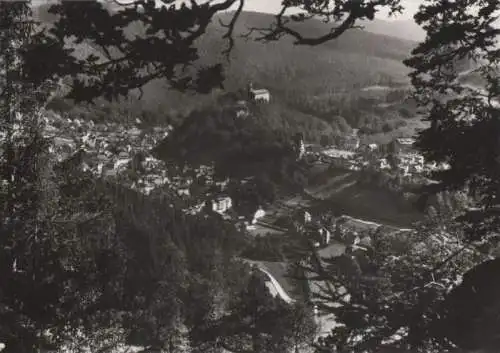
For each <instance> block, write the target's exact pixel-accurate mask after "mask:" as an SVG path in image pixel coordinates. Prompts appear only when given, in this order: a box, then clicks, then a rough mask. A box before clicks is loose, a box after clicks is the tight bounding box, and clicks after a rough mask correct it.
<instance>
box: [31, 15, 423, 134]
mask: <svg viewBox="0 0 500 353" xmlns="http://www.w3.org/2000/svg"><path fill="white" fill-rule="evenodd" d="M37 16H38V17H39V18H40V19H42V20H44V21H47V20H50V16H47V15H46V7H39V8H38V14H37ZM230 16H231V14H229V13H224V14H219V15H218V16H217V17H216V18H215V19H214V21H213V23H212V24H211V26H210V27H209V28H208V31H207V33H206V35H205V36H204V37H202V39H201V40H200V41H199V43H198V46H199V48H200V52H201V55H200V57H201V58H200V60H199V64H200V65H202V64H207V63H213V62H216V61H221V60H222V61H224V58H223V57H222V55H221V51H222V50H223V48H225V46H226V45H227V43H226V41H225V40H223V39H222V36H223V34H224V33H225V28H223V27H222V26H221V25H220V24H219V20H220V21H222V22H224V23H227V22H228V21H229V19H230ZM272 20H273V17H272V15H269V14H262V13H255V12H244V13H242V15H241V17H240V20H239V22H238V24H237V26H236V29H235V32H234V37H235V48H234V50H233V52H232V55H231V61H230V62H229V63H226V70H227V71H226V81H225V89H226V90H228V91H236V90H238V89H242V88H245V87H246V85H247V83H248V82H249V81H252V82H253V83H254V85H255V86H258V87H265V88H267V89H269V90H270V91H271V95H272V99H273V101H274V102H275V104H276V105H277V106H280V105H281V106H282V107H283V109H282V110H283V111H282V112H281V114H283V115H284V118H285V120H286V121H288V124H293V125H295V124H297V121H300V120H301V119H302V120H303V119H313V120H316V119H319V120H322V121H325V116H329V115H332V114H331V112H333V111H336V114H335V115H338V114H340V113H342V112H344V111H342V110H341V109H340V108H339V107H338V104H339V103H338V102H339V101H344V103H345V101H346V99H348V100H352V95H353V94H354V95H356V94H358V93H359V91H360V90H361V89H362V88H364V87H366V86H372V85H384V86H393V85H399V86H401V85H403V86H404V85H406V84H407V83H408V79H407V76H406V75H407V73H408V69H407V68H406V67H405V66H404V65H403V64H402V60H403V59H405V58H406V57H407V56H408V55H409V53H410V51H411V49H412V48H413V47H414V45H415V43H414V42H411V41H406V40H402V39H398V38H394V37H389V36H384V35H380V34H374V33H370V32H368V31H362V30H351V31H348V32H347V33H345V34H344V35H342V36H341V37H340V38H339V39H337V40H335V41H332V42H329V43H326V44H324V45H320V46H316V47H309V46H294V45H293V44H292V40H291V39H290V38H284V39H282V40H280V41H278V42H273V43H267V44H265V43H260V42H256V41H254V40H251V39H250V40H247V39H244V38H242V37H241V35H242V34H245V33H247V32H248V29H249V28H259V27H266V26H268V25H269V24H270V23H271V21H272ZM297 28H298V29H299V30H300V31H301V32H302V33H305V34H307V35H310V36H315V35H321V34H322V33H325V32H327V31H328V30H329V27H328V25H327V24H325V23H323V22H321V21H309V22H307V23H304V24H300V25H298V26H297ZM128 32H129V34H131V35H134V34H137V35H141V33H143V30H142V29H141V28H140V27H139V26H137V25H134V27H131V28H129V30H128ZM89 50H90V51H91V50H94V49H93V48H92V47H91V46H89V45H88V44H83V46H82V48H78V51H79V53H85V52H87V51H89ZM311 100H314V102H313V105H316V104H317V105H318V106H321V112H322V113H321V114H319V113H318V112H317V109H312V108H311V104H310V102H309V101H311ZM213 101H214V96H213V95H209V96H199V95H186V94H180V93H178V92H173V91H171V90H169V88H168V85H167V84H166V83H165V82H163V81H161V80H157V81H155V82H151V83H149V84H147V85H146V87H144V96H143V101H142V102H141V103H140V105H142V106H144V107H147V108H148V109H149V108H151V107H154V110H155V111H161V112H162V114H164V115H175V116H183V115H186V114H187V113H189V111H190V110H191V109H193V108H195V107H200V106H202V105H203V104H210V103H211V102H213ZM298 101H307V102H308V103H307V106H305V107H302V106H298V105H297V102H298ZM353 102H354V103H351V106H356V105H357V104H356V100H355V99H354V100H353ZM344 103H343V104H344ZM278 110H279V109H278ZM275 111H276V109H275ZM294 111H296V113H294ZM298 112H300V114H299V113H298ZM349 112H350V110H348V111H347V112H344V113H345V114H348V115H350V113H349ZM278 113H279V112H278ZM344 118H345V120H346V121H347V122H348V123H349V124H350V125H352V126H353V125H357V123H356V122H354V123H353V122H352V119H351V118H350V116H344ZM356 119H358V118H356ZM330 120H331V119H330V118H329V117H328V118H327V119H326V121H327V122H328V123H331V121H330ZM311 124H312V125H314V126H317V127H318V130H317V134H319V133H320V132H321V131H324V132H326V133H328V130H329V128H328V127H325V126H324V124H323V123H320V122H316V123H312V122H302V123H300V124H299V125H311ZM358 127H359V126H358ZM313 134H314V133H313Z"/></svg>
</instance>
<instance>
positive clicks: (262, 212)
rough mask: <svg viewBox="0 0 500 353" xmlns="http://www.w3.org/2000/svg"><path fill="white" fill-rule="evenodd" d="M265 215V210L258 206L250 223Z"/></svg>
mask: <svg viewBox="0 0 500 353" xmlns="http://www.w3.org/2000/svg"><path fill="white" fill-rule="evenodd" d="M265 215H266V211H264V210H263V209H262V207H259V209H258V210H257V211H256V212H255V214H254V215H253V219H252V224H255V223H257V221H258V220H259V219H261V218H262V217H264V216H265Z"/></svg>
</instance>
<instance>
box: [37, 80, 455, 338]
mask: <svg viewBox="0 0 500 353" xmlns="http://www.w3.org/2000/svg"><path fill="white" fill-rule="evenodd" d="M270 99H271V94H270V92H269V91H268V90H266V89H254V88H253V86H252V84H250V85H249V87H248V100H240V101H238V102H236V104H235V105H234V106H233V107H232V108H233V110H234V118H235V119H243V118H248V116H249V115H250V111H249V108H248V102H249V101H254V102H257V103H258V104H266V103H268V102H269V101H270ZM44 125H45V126H44V128H45V137H47V138H50V139H51V140H52V141H53V146H52V152H55V153H56V154H57V155H58V156H59V160H60V161H70V160H71V161H73V163H75V162H76V166H77V167H78V168H81V169H82V170H83V171H87V172H90V173H92V174H94V175H97V176H101V177H105V178H110V179H112V180H115V181H119V182H120V183H121V184H122V185H126V186H128V187H130V188H131V189H134V190H137V191H140V192H142V193H144V194H148V195H150V194H154V193H155V192H156V193H160V192H165V191H167V192H171V193H172V194H175V195H176V196H177V197H178V198H179V199H180V200H182V202H183V205H184V212H185V213H187V214H191V215H196V214H200V213H202V212H206V211H209V212H215V213H218V214H220V216H221V217H222V218H223V219H225V220H226V221H228V222H231V223H232V224H234V225H235V226H236V227H237V228H238V229H241V230H242V231H243V232H246V233H247V234H249V235H250V236H253V237H257V238H262V237H274V238H276V237H279V236H282V235H284V234H286V233H287V232H289V231H290V230H292V229H293V228H294V227H303V228H304V230H305V232H306V234H308V235H309V236H310V239H312V241H313V243H314V245H315V246H316V247H317V248H318V249H319V253H320V255H321V256H324V257H331V256H339V255H340V254H343V253H345V252H346V249H347V250H349V252H350V253H351V254H357V255H359V254H361V256H362V253H363V252H364V251H366V250H367V249H368V248H369V247H370V244H371V239H370V234H374V233H376V232H377V230H378V229H379V228H381V227H384V231H386V232H387V231H390V232H411V231H412V229H411V227H410V226H411V224H410V223H408V224H406V225H404V226H403V225H402V224H399V225H395V224H384V222H382V221H380V220H378V219H371V218H367V217H365V218H361V217H358V216H355V215H352V214H349V213H348V212H346V213H343V212H342V210H340V211H335V208H331V207H328V206H327V207H325V206H323V207H321V206H320V205H324V204H326V203H327V200H329V199H335V197H336V193H338V192H340V191H342V189H344V188H348V187H349V186H351V185H353V184H354V183H359V182H360V179H361V176H362V175H363V174H366V173H368V174H369V175H372V176H373V175H384V176H385V177H384V178H382V180H385V181H382V184H383V185H375V187H376V188H385V189H387V190H386V192H388V193H391V192H401V190H402V189H404V187H405V185H406V186H408V185H414V184H422V183H429V182H431V181H430V180H429V179H428V178H427V175H428V173H429V172H430V171H433V170H436V169H437V168H446V166H436V165H435V164H434V165H431V164H426V163H425V161H424V158H423V156H422V155H421V154H419V153H418V152H417V150H416V149H415V148H414V143H415V140H414V138H412V137H402V138H396V139H394V140H393V141H391V142H390V143H389V144H387V145H378V144H375V143H362V141H361V138H360V136H359V132H358V130H356V129H354V130H353V131H352V133H350V134H347V135H345V136H342V137H341V138H339V139H337V144H336V145H319V144H310V143H307V141H304V138H303V137H302V136H301V135H300V134H298V135H297V136H296V138H295V139H294V141H293V143H294V148H295V151H296V159H297V168H296V170H295V172H294V175H293V178H294V179H296V180H297V182H298V183H300V184H302V185H303V192H302V193H299V194H294V195H289V196H288V197H285V198H283V197H281V198H280V199H279V200H276V201H275V202H274V203H273V204H267V205H259V207H258V209H257V210H256V211H255V212H254V213H252V214H251V215H239V214H237V213H235V212H234V211H233V200H232V199H231V197H230V196H228V194H227V190H226V189H227V185H228V183H229V180H228V179H225V180H218V179H217V178H216V177H215V173H214V166H213V165H212V166H211V165H202V166H200V167H198V168H190V167H189V166H185V167H184V168H182V169H181V168H178V167H172V166H169V165H167V164H166V163H165V162H163V161H161V160H159V159H157V158H155V157H154V156H153V153H152V151H153V150H154V148H155V146H156V145H157V144H158V143H159V142H160V141H161V140H162V139H165V138H167V137H168V136H169V134H170V133H172V132H173V127H172V126H171V125H166V126H157V127H153V128H142V125H143V124H142V122H141V121H140V120H139V119H137V120H135V121H134V122H133V123H132V124H128V125H124V124H118V123H106V124H104V123H94V122H92V121H82V120H79V119H71V118H62V117H61V116H60V115H58V114H56V113H53V112H50V111H49V112H47V114H46V116H45V119H44ZM375 179H377V178H375ZM387 180H391V182H387ZM240 182H241V183H242V184H244V183H245V182H248V180H241V181H240ZM379 183H380V181H379ZM200 186H202V187H201V190H202V191H201V192H200ZM193 188H194V189H196V191H195V192H193V191H192V190H193ZM339 202H343V200H340V201H339ZM247 261H248V262H249V263H250V264H252V265H253V266H255V267H256V268H258V269H259V270H260V271H261V272H262V273H263V274H264V275H265V276H266V278H267V281H266V283H267V286H268V288H269V290H270V291H271V293H273V295H275V296H280V297H281V298H282V299H283V300H285V301H287V302H290V301H292V300H293V298H292V297H293V294H292V293H290V290H289V288H290V287H291V285H290V283H288V282H289V280H288V279H287V265H286V263H284V262H276V261H254V260H247ZM312 287H313V288H314V284H312ZM317 320H318V323H319V324H320V332H321V333H320V335H319V336H321V335H328V334H329V332H330V331H331V328H332V327H333V326H334V325H335V320H334V319H333V318H331V317H330V318H328V317H326V318H325V317H323V316H322V315H320V314H319V313H317ZM332 325H333V326H332Z"/></svg>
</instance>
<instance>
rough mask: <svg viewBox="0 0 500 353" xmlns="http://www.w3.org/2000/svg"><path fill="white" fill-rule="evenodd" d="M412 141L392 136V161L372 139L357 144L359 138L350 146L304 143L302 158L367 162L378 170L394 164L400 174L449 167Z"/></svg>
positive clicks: (353, 164)
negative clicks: (426, 155)
mask: <svg viewBox="0 0 500 353" xmlns="http://www.w3.org/2000/svg"><path fill="white" fill-rule="evenodd" d="M351 138H352V136H351V137H348V139H351ZM352 141H355V139H353V140H352ZM414 144H415V139H414V138H397V139H395V140H393V141H392V142H391V143H390V144H389V145H390V148H391V149H392V150H393V156H394V160H393V161H392V164H391V163H390V162H389V160H388V158H387V157H386V156H380V146H379V145H377V144H375V143H371V144H359V141H358V142H357V143H354V142H353V143H352V144H351V145H349V146H350V148H349V149H347V148H342V146H340V145H339V146H329V147H321V146H319V145H311V144H310V145H306V148H305V153H304V154H303V156H301V158H302V159H303V160H304V161H305V162H307V163H308V164H315V163H324V164H329V165H333V166H335V167H338V168H343V169H348V170H354V171H358V170H361V169H363V168H366V167H369V166H370V167H372V168H375V169H376V170H379V171H389V170H393V168H394V167H396V168H397V171H398V173H399V174H400V175H401V176H403V177H409V176H412V175H422V174H423V173H426V172H429V171H433V170H437V169H445V168H448V166H447V165H446V164H445V163H442V164H440V165H437V164H436V163H426V161H425V159H424V156H423V155H422V154H421V153H419V152H418V151H416V149H415V148H414ZM374 156H376V158H374Z"/></svg>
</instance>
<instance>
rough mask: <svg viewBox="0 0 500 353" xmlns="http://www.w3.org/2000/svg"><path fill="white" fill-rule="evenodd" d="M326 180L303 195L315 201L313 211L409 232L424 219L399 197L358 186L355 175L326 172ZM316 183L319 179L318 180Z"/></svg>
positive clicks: (342, 172)
mask: <svg viewBox="0 0 500 353" xmlns="http://www.w3.org/2000/svg"><path fill="white" fill-rule="evenodd" d="M326 177H327V180H326V181H325V180H322V183H321V184H317V185H315V186H312V187H310V188H308V189H307V190H306V192H307V193H308V194H309V195H310V196H312V197H314V198H315V199H316V201H315V202H314V203H313V210H314V211H318V212H321V211H323V212H324V211H325V210H332V211H335V212H336V213H339V214H345V215H349V216H351V217H354V218H360V219H363V220H366V221H372V222H376V223H381V224H385V225H388V226H394V227H398V228H399V227H402V228H409V227H411V226H412V224H413V223H414V222H416V221H419V220H421V219H422V217H423V215H422V214H421V213H420V212H418V211H417V210H416V209H415V208H414V206H413V205H412V204H411V203H410V202H408V201H407V200H405V199H404V198H403V197H402V196H399V195H398V194H396V193H392V192H390V191H388V190H384V189H381V188H376V187H367V186H365V185H360V184H359V183H358V182H357V172H353V171H345V170H329V171H328V172H327V174H326ZM317 180H318V181H319V178H318V177H317ZM315 213H316V212H315Z"/></svg>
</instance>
